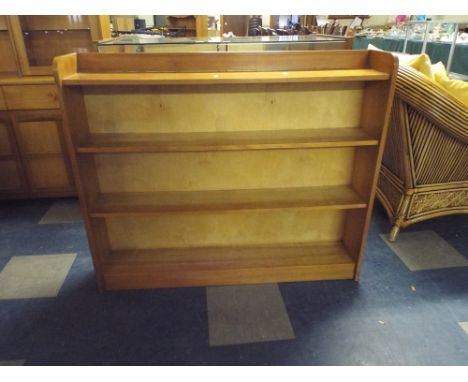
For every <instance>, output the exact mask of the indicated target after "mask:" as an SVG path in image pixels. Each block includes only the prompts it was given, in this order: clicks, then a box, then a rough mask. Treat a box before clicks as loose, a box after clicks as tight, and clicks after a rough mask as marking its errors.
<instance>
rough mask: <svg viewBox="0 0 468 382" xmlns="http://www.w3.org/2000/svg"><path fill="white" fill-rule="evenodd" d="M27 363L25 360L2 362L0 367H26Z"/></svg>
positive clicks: (0, 361)
mask: <svg viewBox="0 0 468 382" xmlns="http://www.w3.org/2000/svg"><path fill="white" fill-rule="evenodd" d="M25 362H26V360H24V359H8V360H0V366H24V363H25Z"/></svg>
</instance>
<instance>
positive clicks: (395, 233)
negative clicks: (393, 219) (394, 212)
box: [388, 224, 400, 241]
mask: <svg viewBox="0 0 468 382" xmlns="http://www.w3.org/2000/svg"><path fill="white" fill-rule="evenodd" d="M399 232H400V226H398V225H396V224H395V225H394V226H393V227H392V230H391V231H390V233H389V234H388V240H390V241H395V240H396V238H397V236H398V233H399Z"/></svg>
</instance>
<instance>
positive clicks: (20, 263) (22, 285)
mask: <svg viewBox="0 0 468 382" xmlns="http://www.w3.org/2000/svg"><path fill="white" fill-rule="evenodd" d="M75 257H76V253H69V254H58V255H35V256H13V257H12V258H11V259H10V261H9V262H8V263H7V264H6V265H5V267H4V268H3V270H2V271H1V272H0V300H7V299H18V298H38V297H55V296H57V294H58V292H59V290H60V288H61V287H62V284H63V282H64V281H65V277H66V276H67V274H68V271H69V270H70V268H71V266H72V264H73V261H74V260H75Z"/></svg>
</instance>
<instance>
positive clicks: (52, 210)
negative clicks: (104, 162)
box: [0, 199, 468, 366]
mask: <svg viewBox="0 0 468 382" xmlns="http://www.w3.org/2000/svg"><path fill="white" fill-rule="evenodd" d="M390 228H391V227H390V224H389V223H388V220H387V218H386V215H385V213H384V211H383V209H382V207H381V206H380V205H379V204H378V203H376V206H375V208H374V213H373V218H372V223H371V227H370V232H369V240H368V243H367V249H366V255H365V260H364V264H363V269H362V273H361V279H360V281H359V283H357V282H354V281H319V282H301V283H279V284H269V285H255V286H230V287H209V288H177V289H158V290H136V291H118V292H117V291H116V292H106V293H98V292H97V290H96V285H95V280H94V271H93V267H92V263H91V258H90V254H89V249H88V244H87V241H86V234H85V230H84V226H83V223H82V221H81V218H80V216H79V209H78V204H77V202H76V200H74V199H56V200H52V199H51V200H30V201H4V202H1V203H0V366H7V365H26V366H28V365H468V215H453V216H449V217H443V218H438V219H434V220H431V221H427V222H422V223H419V224H416V225H414V226H412V227H409V228H407V229H405V230H403V231H402V232H401V233H400V237H399V238H398V241H397V242H396V243H389V242H388V241H386V236H385V235H386V234H387V233H388V232H389V230H390Z"/></svg>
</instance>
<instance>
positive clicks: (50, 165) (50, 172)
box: [27, 156, 71, 191]
mask: <svg viewBox="0 0 468 382" xmlns="http://www.w3.org/2000/svg"><path fill="white" fill-rule="evenodd" d="M27 167H28V171H29V179H30V182H31V186H32V188H33V189H34V190H36V191H37V190H41V189H54V188H55V189H71V184H70V179H69V177H68V174H67V167H66V165H65V162H64V160H63V158H62V157H60V156H57V157H54V158H35V159H32V158H31V159H29V160H28V161H27Z"/></svg>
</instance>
